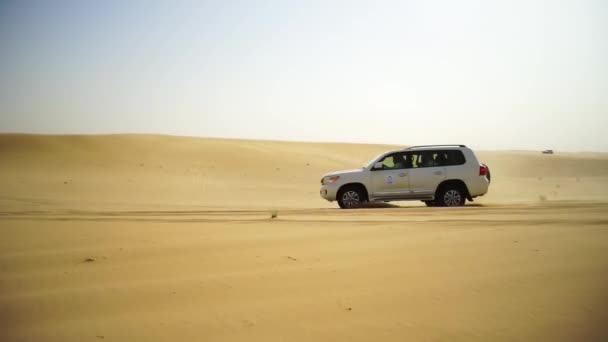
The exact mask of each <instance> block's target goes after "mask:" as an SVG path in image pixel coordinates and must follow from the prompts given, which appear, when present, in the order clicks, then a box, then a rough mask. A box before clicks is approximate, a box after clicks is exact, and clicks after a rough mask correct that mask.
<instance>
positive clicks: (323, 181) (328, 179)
mask: <svg viewBox="0 0 608 342" xmlns="http://www.w3.org/2000/svg"><path fill="white" fill-rule="evenodd" d="M338 179H340V176H329V177H323V179H321V184H331V183H333V182H335V181H337V180H338Z"/></svg>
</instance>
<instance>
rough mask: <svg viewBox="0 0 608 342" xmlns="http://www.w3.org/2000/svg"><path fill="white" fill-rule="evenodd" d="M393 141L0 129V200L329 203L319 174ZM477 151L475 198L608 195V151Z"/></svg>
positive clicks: (47, 203)
mask: <svg viewBox="0 0 608 342" xmlns="http://www.w3.org/2000/svg"><path fill="white" fill-rule="evenodd" d="M395 148H398V147H397V146H392V145H371V144H348V143H316V142H314V143H308V142H286V141H266V140H236V139H222V138H195V137H179V136H166V135H150V134H113V135H37V134H0V164H2V165H4V167H2V168H1V169H0V188H1V189H0V201H2V202H0V203H3V205H4V206H7V207H11V208H19V207H26V208H45V207H53V206H60V207H61V206H67V207H73V208H76V209H77V208H82V207H84V208H93V207H102V208H104V207H112V206H113V205H119V206H123V207H124V206H127V207H128V206H133V207H155V206H178V207H179V206H199V207H230V208H292V207H333V206H334V205H332V204H331V203H327V202H325V201H323V200H322V199H321V198H320V197H319V196H318V187H319V179H320V177H321V176H322V175H323V174H324V173H327V172H330V171H335V170H341V169H351V168H356V167H359V166H360V165H362V164H363V163H364V162H366V161H368V160H370V159H371V158H372V157H374V156H375V155H377V154H378V153H381V152H384V151H386V150H389V149H395ZM477 154H478V157H479V159H480V160H482V161H483V162H485V163H487V164H488V165H490V168H491V170H492V175H493V183H492V185H491V187H490V192H489V193H488V195H487V196H485V197H482V198H479V200H478V202H480V203H504V202H513V201H515V202H517V201H519V202H521V201H523V202H534V201H539V200H547V199H549V200H591V201H606V200H608V195H606V194H605V192H604V191H603V189H604V188H605V187H606V185H607V184H608V178H607V177H608V176H607V175H608V154H605V153H582V154H581V153H558V154H555V155H543V154H540V153H538V152H496V151H479V152H477ZM411 204H413V203H411Z"/></svg>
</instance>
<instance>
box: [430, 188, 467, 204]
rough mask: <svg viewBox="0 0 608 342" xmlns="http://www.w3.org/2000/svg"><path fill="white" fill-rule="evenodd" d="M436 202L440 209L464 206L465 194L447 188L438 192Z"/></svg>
mask: <svg viewBox="0 0 608 342" xmlns="http://www.w3.org/2000/svg"><path fill="white" fill-rule="evenodd" d="M438 195H439V196H437V199H436V201H437V202H438V203H439V204H440V205H441V206H442V207H459V206H462V205H464V202H465V193H464V191H463V190H462V189H461V188H459V187H455V186H448V187H445V188H443V189H441V191H439V194H438Z"/></svg>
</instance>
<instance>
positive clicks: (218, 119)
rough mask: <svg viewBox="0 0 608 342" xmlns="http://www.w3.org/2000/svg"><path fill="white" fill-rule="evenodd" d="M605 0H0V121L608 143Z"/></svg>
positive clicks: (320, 136)
mask: <svg viewBox="0 0 608 342" xmlns="http://www.w3.org/2000/svg"><path fill="white" fill-rule="evenodd" d="M607 129H608V2H607V1H602V0H597V1H585V0H572V1H533V0H527V1H513V0H509V1H483V0H480V1H469V0H464V1H447V0H446V1H433V0H431V1H429V0H419V1H331V0H325V1H313V0H311V1H287V0H283V1H279V0H277V1H253V0H251V1H220V0H218V1H79V0H74V1H6V0H4V1H0V131H4V132H15V131H17V132H44V133H122V132H137V133H166V134H177V135H194V136H215V137H238V138H263V139H282V140H312V141H350V142H372V143H395V144H428V143H451V142H456V143H465V144H469V145H471V146H473V147H476V148H483V149H492V148H500V149H544V148H554V149H561V150H601V151H608V138H607V137H606V134H605V131H606V130H607Z"/></svg>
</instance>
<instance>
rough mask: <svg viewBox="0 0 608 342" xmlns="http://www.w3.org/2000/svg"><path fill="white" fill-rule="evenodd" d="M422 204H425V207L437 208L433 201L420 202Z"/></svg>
mask: <svg viewBox="0 0 608 342" xmlns="http://www.w3.org/2000/svg"><path fill="white" fill-rule="evenodd" d="M422 202H424V204H426V206H427V207H436V206H437V202H435V201H422Z"/></svg>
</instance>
